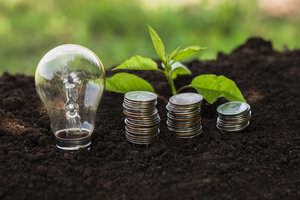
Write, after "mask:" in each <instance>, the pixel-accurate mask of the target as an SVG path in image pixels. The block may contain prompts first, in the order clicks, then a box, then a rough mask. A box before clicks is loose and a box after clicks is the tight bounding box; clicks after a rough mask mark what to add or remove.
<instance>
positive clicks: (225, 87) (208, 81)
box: [191, 74, 246, 104]
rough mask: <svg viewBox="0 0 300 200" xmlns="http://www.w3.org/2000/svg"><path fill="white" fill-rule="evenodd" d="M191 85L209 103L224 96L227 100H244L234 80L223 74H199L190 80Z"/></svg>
mask: <svg viewBox="0 0 300 200" xmlns="http://www.w3.org/2000/svg"><path fill="white" fill-rule="evenodd" d="M191 86H192V87H193V88H195V89H196V90H197V92H198V93H199V94H201V95H202V96H203V97H204V98H205V99H206V101H207V102H208V103H210V104H213V103H214V102H215V101H216V100H217V99H218V98H219V97H225V98H226V99H227V100H229V101H243V102H246V100H245V99H244V97H243V95H242V93H241V91H240V90H239V88H238V87H237V86H236V84H235V83H234V81H232V80H230V79H228V78H226V77H225V76H216V75H213V74H207V75H200V76H197V77H195V78H194V79H193V80H192V83H191Z"/></svg>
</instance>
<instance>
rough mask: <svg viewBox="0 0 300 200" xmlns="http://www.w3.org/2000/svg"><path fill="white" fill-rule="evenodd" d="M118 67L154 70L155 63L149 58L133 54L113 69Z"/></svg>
mask: <svg viewBox="0 0 300 200" xmlns="http://www.w3.org/2000/svg"><path fill="white" fill-rule="evenodd" d="M118 69H129V70H156V69H157V64H156V62H154V61H153V60H151V59H150V58H145V57H142V56H133V57H131V58H130V59H128V60H126V61H125V62H123V63H122V64H121V65H119V66H118V67H116V68H114V69H113V70H118Z"/></svg>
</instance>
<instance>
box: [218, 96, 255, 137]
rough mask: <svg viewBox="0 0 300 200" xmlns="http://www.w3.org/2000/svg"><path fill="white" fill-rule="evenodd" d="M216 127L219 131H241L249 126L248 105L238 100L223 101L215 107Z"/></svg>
mask: <svg viewBox="0 0 300 200" xmlns="http://www.w3.org/2000/svg"><path fill="white" fill-rule="evenodd" d="M217 112H218V115H219V116H218V118H217V125H216V126H217V128H218V129H219V130H221V131H228V132H234V131H241V130H243V129H245V128H246V127H248V126H249V124H250V122H249V120H250V118H251V110H250V106H249V104H247V103H244V102H240V101H232V102H228V103H224V104H222V105H220V106H219V107H218V108H217Z"/></svg>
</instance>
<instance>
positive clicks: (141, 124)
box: [124, 118, 160, 128]
mask: <svg viewBox="0 0 300 200" xmlns="http://www.w3.org/2000/svg"><path fill="white" fill-rule="evenodd" d="M124 121H125V124H126V125H129V126H133V127H141V128H147V127H154V126H157V125H159V122H160V120H157V121H156V122H154V123H144V124H143V123H133V122H131V121H129V120H128V119H127V118H126V119H125V120H124Z"/></svg>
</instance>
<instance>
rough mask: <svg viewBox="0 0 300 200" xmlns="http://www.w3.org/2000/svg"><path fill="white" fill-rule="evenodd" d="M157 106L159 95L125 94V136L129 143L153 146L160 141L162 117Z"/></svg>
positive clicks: (144, 92)
mask: <svg viewBox="0 0 300 200" xmlns="http://www.w3.org/2000/svg"><path fill="white" fill-rule="evenodd" d="M156 104H157V95H156V94H154V93H152V92H146V91H133V92H128V93H126V94H125V96H124V102H123V112H124V114H125V115H126V117H127V118H126V119H125V136H126V138H127V140H128V141H129V142H131V143H134V144H151V143H153V142H155V141H156V140H157V139H158V136H159V133H160V130H159V123H160V117H159V115H158V111H157V109H156V108H155V106H156Z"/></svg>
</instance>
